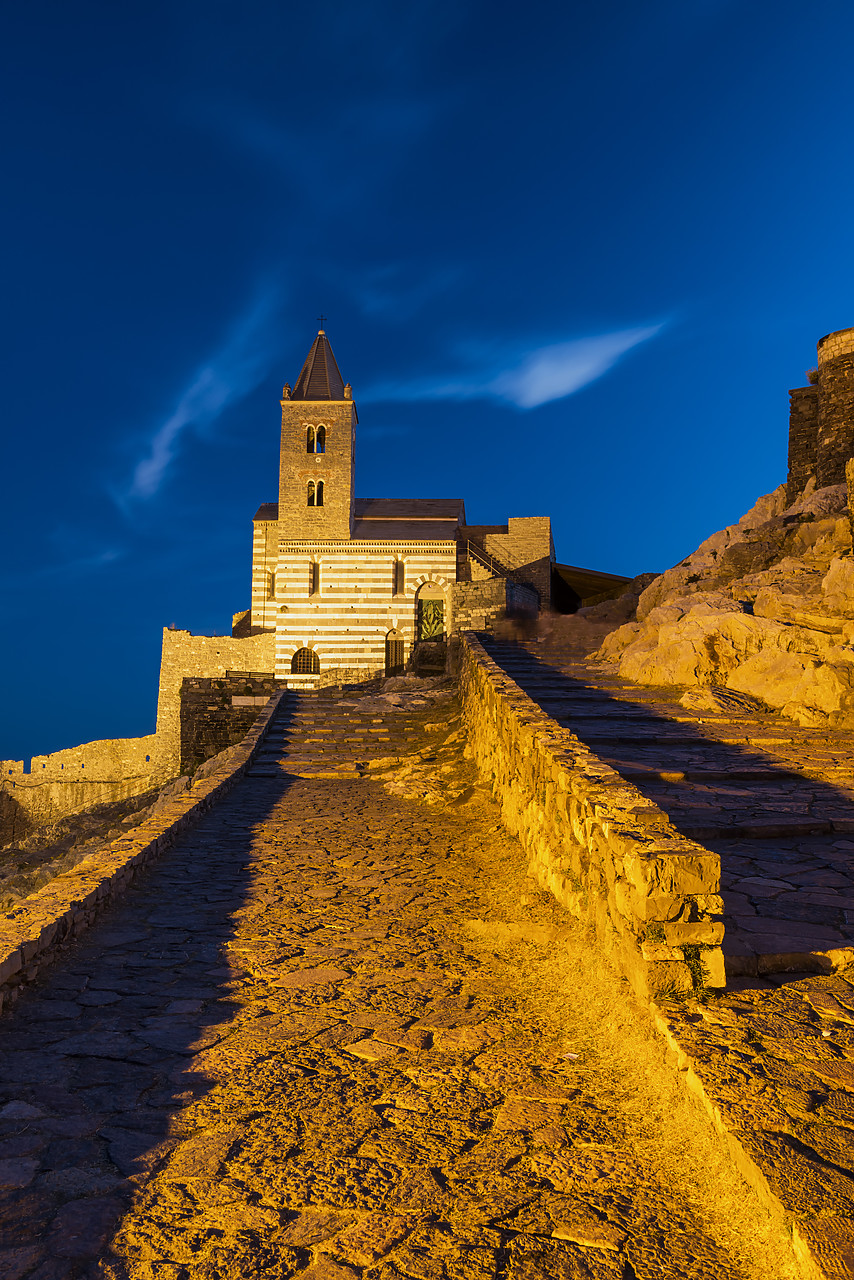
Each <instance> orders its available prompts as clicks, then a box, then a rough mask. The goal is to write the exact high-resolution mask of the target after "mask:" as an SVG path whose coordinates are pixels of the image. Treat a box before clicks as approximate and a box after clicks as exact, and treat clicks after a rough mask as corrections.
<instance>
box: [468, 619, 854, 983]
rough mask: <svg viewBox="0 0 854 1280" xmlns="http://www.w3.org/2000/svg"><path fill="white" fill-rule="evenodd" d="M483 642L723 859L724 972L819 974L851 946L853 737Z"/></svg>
mask: <svg viewBox="0 0 854 1280" xmlns="http://www.w3.org/2000/svg"><path fill="white" fill-rule="evenodd" d="M486 643H487V648H488V651H489V653H490V655H491V657H492V658H493V659H494V660H495V661H496V662H498V663H499V665H500V666H502V667H503V668H504V670H505V671H506V672H507V673H508V675H510V676H512V678H513V679H514V680H516V682H517V683H518V684H519V685H520V686H521V687H522V688H523V689H524V690H525V691H526V692H527V693H528V694H529V696H530V697H531V698H533V699H534V701H535V702H537V703H538V704H539V705H540V706H541V707H542V708H543V710H545V711H546V712H548V714H549V715H550V716H552V717H553V718H554V719H555V720H556V721H557V722H558V723H559V724H562V725H566V726H567V727H568V728H570V729H571V730H572V731H573V733H575V734H576V735H577V736H578V737H579V738H580V739H581V740H582V741H583V742H585V743H587V744H588V745H589V746H590V747H591V749H592V750H593V751H595V752H596V754H597V755H598V756H599V757H600V758H601V759H603V760H606V761H607V762H608V763H609V764H611V765H613V767H614V768H615V769H617V770H618V771H619V772H620V774H621V775H622V776H623V777H624V778H626V779H628V780H630V781H631V782H633V783H634V784H635V785H636V786H637V787H638V788H639V789H640V791H642V792H643V794H644V795H646V796H648V797H649V798H650V799H652V800H654V801H655V802H656V804H658V805H659V807H660V808H661V809H663V810H664V812H665V813H666V814H667V815H668V816H669V817H670V819H671V821H672V822H673V824H674V826H675V827H677V829H678V830H679V831H681V832H682V833H683V835H686V836H689V837H691V838H692V839H695V840H698V841H700V843H701V844H704V845H705V846H706V848H708V849H712V850H714V851H715V852H716V853H719V854H720V857H721V891H722V894H723V898H724V905H725V923H726V934H725V939H724V953H725V955H726V956H727V971H728V973H731V974H738V973H745V974H747V973H755V972H756V969H757V957H759V956H761V957H763V962H762V969H763V971H771V970H773V969H775V968H778V969H780V970H791V969H792V968H793V967H797V966H798V965H802V966H803V967H804V968H809V967H810V966H813V967H814V962H815V961H816V960H817V959H818V957H820V956H822V955H823V954H826V953H827V952H829V951H835V950H838V949H840V948H850V947H854V733H852V732H851V731H850V730H841V729H822V730H821V731H818V730H816V729H808V728H801V727H800V726H798V725H796V724H794V723H793V722H792V721H791V720H787V719H785V718H784V717H783V716H781V715H779V714H777V713H775V712H772V711H769V710H765V709H761V708H759V707H758V706H757V707H751V706H750V705H749V704H750V700H749V699H739V697H738V695H736V696H735V697H733V696H732V695H729V696H728V695H727V692H726V690H719V691H716V692H717V695H718V698H719V700H720V701H721V702H723V703H724V704H725V709H721V708H720V707H718V708H716V707H715V706H714V705H713V703H712V698H711V697H710V696H709V691H702V690H698V691H693V692H692V694H690V695H688V696H687V697H686V699H685V700H686V702H689V703H690V702H692V701H693V702H696V703H699V704H701V705H699V706H695V707H693V708H692V707H691V706H685V705H683V703H682V702H681V701H680V699H681V697H682V695H683V691H682V690H681V689H663V688H662V689H658V688H648V687H645V686H640V685H636V684H633V683H632V682H631V681H628V680H624V679H622V678H621V677H619V676H618V675H615V674H614V673H613V672H611V671H610V670H608V669H606V668H603V667H602V666H601V665H600V664H597V663H594V662H592V661H590V660H585V659H584V658H583V657H580V656H578V655H577V654H572V653H571V652H561V650H560V647H559V646H549V645H546V646H545V650H544V649H543V646H541V645H538V644H536V643H534V644H530V645H528V646H527V647H525V646H521V645H520V646H510V645H501V644H495V643H489V641H487V642H486ZM541 654H542V655H543V658H544V659H545V660H542V659H541V656H540V655H541ZM706 699H708V703H709V705H706V706H702V703H703V702H704V700H706ZM740 701H741V702H742V703H747V704H748V705H747V706H746V707H745V706H744V705H741V706H740V705H739V702H740ZM774 956H776V957H778V959H777V961H776V963H775V961H774V960H773V959H772V957H774Z"/></svg>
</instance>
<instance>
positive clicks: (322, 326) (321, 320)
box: [317, 311, 326, 333]
mask: <svg viewBox="0 0 854 1280" xmlns="http://www.w3.org/2000/svg"><path fill="white" fill-rule="evenodd" d="M317 323H318V324H319V325H320V328H319V329H318V331H317V332H318V333H325V332H326V328H325V326H326V316H325V315H324V314H323V312H322V311H321V313H320V315H319V316H318V317H317Z"/></svg>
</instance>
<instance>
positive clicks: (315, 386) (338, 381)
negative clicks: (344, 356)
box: [291, 329, 344, 400]
mask: <svg viewBox="0 0 854 1280" xmlns="http://www.w3.org/2000/svg"><path fill="white" fill-rule="evenodd" d="M291 399H292V400H343V399H344V379H343V378H342V377H341V371H340V369H339V368H338V365H337V363H336V361H335V356H334V355H333V354H332V347H331V346H330V345H329V339H328V338H327V336H326V333H325V331H324V330H323V329H320V330H319V331H318V334H317V337H316V338H315V340H314V342H313V343H312V344H311V351H309V353H308V355H307V356H306V358H305V364H304V365H303V367H302V371H301V372H300V376H299V377H298V378H297V380H296V386H295V387H294V389H293V391H292V392H291Z"/></svg>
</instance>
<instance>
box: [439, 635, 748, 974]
mask: <svg viewBox="0 0 854 1280" xmlns="http://www.w3.org/2000/svg"><path fill="white" fill-rule="evenodd" d="M460 660H461V661H460V688H461V697H462V703H463V716H464V720H465V723H466V729H467V734H468V743H469V745H468V751H469V753H470V754H471V755H472V756H473V758H474V760H475V763H476V765H477V767H478V770H479V772H480V774H481V775H482V776H483V777H484V778H485V779H488V780H489V781H490V782H491V784H492V791H493V795H494V797H495V799H496V800H497V801H498V803H499V805H500V806H501V813H502V818H503V820H504V824H505V826H506V827H507V828H508V830H509V831H510V832H511V833H512V834H513V835H515V836H516V837H517V839H518V840H519V841H520V842H521V844H522V846H523V848H524V849H525V851H526V853H527V855H528V858H529V867H530V873H531V875H532V876H533V877H534V878H535V879H536V880H537V881H538V883H539V884H540V885H541V887H542V888H544V889H546V890H548V891H550V892H551V893H553V894H554V896H555V897H556V898H557V900H558V901H559V902H560V903H561V904H562V905H563V906H564V907H565V908H566V909H567V910H568V911H569V912H570V913H571V914H572V915H574V916H577V917H578V918H579V919H581V920H584V921H585V922H586V923H588V924H589V925H591V926H592V927H593V928H595V930H596V933H597V935H598V937H599V939H600V941H601V943H602V944H603V945H604V946H605V947H606V948H607V949H608V950H610V951H611V952H612V953H613V954H614V956H615V958H616V959H617V962H618V963H619V965H620V967H621V969H622V971H623V972H624V973H625V975H626V977H627V978H628V979H629V981H630V982H631V984H632V986H633V987H634V989H635V990H636V991H637V992H638V994H639V995H640V996H642V997H643V998H647V997H648V996H650V995H655V994H656V993H664V992H667V991H670V992H680V991H683V992H687V991H690V990H691V989H692V988H694V987H698V986H703V985H704V986H709V987H723V986H725V982H726V980H725V975H724V962H723V954H722V952H721V945H720V944H721V942H722V941H723V923H722V922H721V921H720V920H719V919H716V918H715V917H716V916H718V915H719V914H720V913H721V912H722V911H723V902H722V900H721V899H720V897H719V896H718V888H719V883H720V858H719V857H718V855H717V854H715V853H711V852H709V850H707V849H704V848H703V847H702V846H701V845H699V844H695V843H694V842H693V841H691V840H686V839H685V838H684V837H682V836H680V835H679V833H678V832H677V831H676V830H675V829H674V828H673V827H672V826H671V825H670V823H669V822H668V820H667V817H666V815H665V814H664V813H662V811H661V810H660V809H659V808H658V806H657V805H655V804H654V803H653V802H652V801H651V800H648V799H646V798H645V797H644V796H642V795H641V793H640V792H639V791H638V790H637V788H636V787H634V786H632V785H631V784H629V783H627V782H625V781H623V779H622V778H621V777H620V775H619V774H618V773H617V772H616V771H615V770H614V769H612V768H611V767H610V766H609V765H606V764H605V763H604V762H603V761H601V760H599V759H598V758H597V757H596V756H595V755H594V754H593V753H592V752H591V751H590V750H589V749H588V748H587V747H585V746H584V744H583V743H581V742H579V740H578V739H577V738H576V737H575V735H574V734H572V733H571V732H570V731H569V730H568V729H564V728H562V727H561V726H560V725H558V724H557V723H556V722H555V721H554V720H552V719H551V718H550V717H549V716H548V715H546V713H545V712H544V711H542V710H541V709H540V708H539V707H538V706H537V705H536V703H534V702H533V701H532V700H531V699H530V698H529V697H528V696H527V694H525V693H523V692H522V690H521V689H520V688H519V687H518V685H516V684H515V682H514V681H513V680H511V679H510V677H509V676H507V675H506V674H505V673H504V672H503V671H502V670H501V669H500V667H498V666H497V664H496V663H494V662H493V661H492V659H491V658H489V657H488V655H487V654H486V652H485V651H484V649H483V647H482V645H480V644H479V642H478V641H477V639H476V638H475V637H474V636H471V635H464V636H463V637H462V645H461V655H460Z"/></svg>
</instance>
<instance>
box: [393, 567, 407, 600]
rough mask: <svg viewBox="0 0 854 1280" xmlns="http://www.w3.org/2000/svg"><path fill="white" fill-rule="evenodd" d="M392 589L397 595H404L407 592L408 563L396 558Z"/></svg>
mask: <svg viewBox="0 0 854 1280" xmlns="http://www.w3.org/2000/svg"><path fill="white" fill-rule="evenodd" d="M392 591H393V592H394V594H395V595H396V596H402V595H405V593H406V565H405V564H404V562H403V561H402V560H395V562H394V577H393V580H392Z"/></svg>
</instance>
